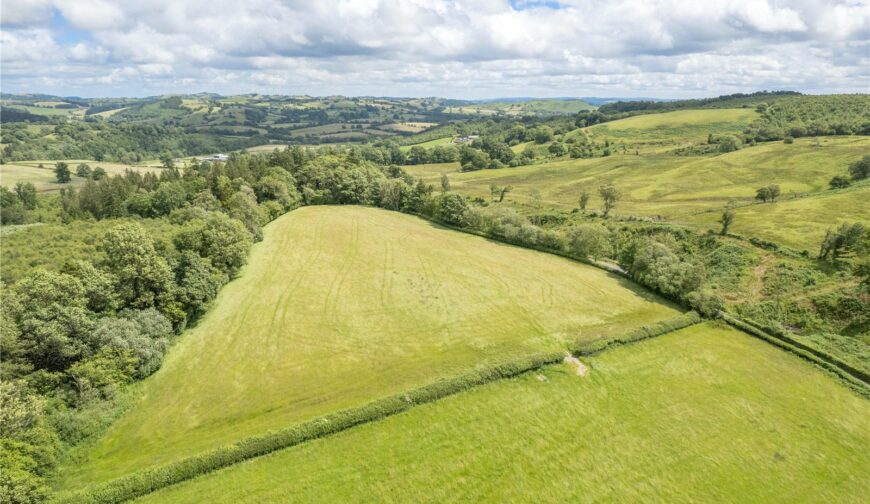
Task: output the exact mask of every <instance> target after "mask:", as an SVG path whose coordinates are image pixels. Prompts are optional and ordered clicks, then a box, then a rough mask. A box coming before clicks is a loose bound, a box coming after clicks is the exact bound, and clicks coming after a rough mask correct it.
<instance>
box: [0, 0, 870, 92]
mask: <svg viewBox="0 0 870 504" xmlns="http://www.w3.org/2000/svg"><path fill="white" fill-rule="evenodd" d="M560 5H562V6H563V8H561V9H551V8H548V7H546V3H542V2H526V3H525V4H524V5H523V8H522V9H520V10H515V9H513V8H511V5H510V3H509V2H508V1H507V0H479V1H471V0H468V1H465V0H335V1H326V0H324V1H316V2H312V1H308V0H29V1H23V0H4V3H3V22H4V24H7V25H8V26H4V30H3V34H2V37H3V39H2V40H3V48H2V49H3V62H4V72H3V85H4V89H6V88H10V87H11V89H17V90H28V91H37V90H36V89H32V86H34V83H43V82H48V80H45V79H48V78H51V79H53V80H51V82H55V83H57V85H58V86H59V87H60V88H64V89H52V90H47V89H39V90H38V91H62V92H73V91H75V92H76V93H78V94H85V95H92V94H96V93H104V94H149V93H153V92H155V91H156V92H169V91H189V90H190V89H191V87H192V86H195V87H196V88H197V89H200V90H213V91H219V92H252V91H264V92H283V93H289V94H293V93H298V92H308V93H317V94H328V93H337V92H341V93H346V94H394V95H405V94H433V95H437V94H440V95H452V96H484V95H492V94H497V95H502V96H503V95H508V94H512V95H565V94H571V95H582V94H625V93H630V94H662V95H664V94H668V95H674V96H679V95H687V94H692V95H698V94H714V93H718V92H731V91H746V90H756V89H760V88H764V87H776V88H780V87H790V88H798V89H803V90H808V91H821V90H830V91H843V90H845V91H865V92H866V91H870V89H868V82H870V65H868V57H867V56H868V50H870V6H868V4H867V2H866V1H865V0H862V1H853V0H845V1H839V2H837V1H833V0H792V1H782V0H708V1H704V2H696V1H678V0H617V1H601V0H563V1H561V2H560ZM52 12H55V16H63V18H64V19H65V20H66V21H67V23H68V24H69V25H70V26H72V27H74V28H75V29H78V30H82V31H83V33H84V34H85V35H86V37H85V39H84V40H82V39H81V33H77V34H75V35H76V36H75V37H70V36H69V34H68V33H64V32H63V31H59V30H58V28H57V27H55V28H52V27H51V26H52V25H51V24H50V23H49V21H50V19H51V16H52ZM52 30H53V31H52ZM46 62H54V66H51V65H46V64H45V63H46ZM7 69H11V72H7V71H6V70H7ZM40 79H42V80H40ZM98 84H102V85H103V87H99V86H97V87H94V86H95V85H98ZM66 88H75V89H70V90H69V91H66Z"/></svg>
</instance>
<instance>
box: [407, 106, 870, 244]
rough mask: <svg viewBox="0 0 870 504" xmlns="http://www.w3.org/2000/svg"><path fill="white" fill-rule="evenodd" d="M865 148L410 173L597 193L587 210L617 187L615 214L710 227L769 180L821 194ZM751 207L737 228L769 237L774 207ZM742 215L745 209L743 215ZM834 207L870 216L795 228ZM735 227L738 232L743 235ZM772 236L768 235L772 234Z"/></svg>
mask: <svg viewBox="0 0 870 504" xmlns="http://www.w3.org/2000/svg"><path fill="white" fill-rule="evenodd" d="M644 117H645V116H644ZM868 152H870V138H868V137H825V138H820V139H819V140H818V143H816V141H815V140H813V139H809V138H806V139H799V140H796V141H795V143H794V144H784V143H782V142H772V143H769V144H764V145H759V146H755V147H750V148H745V149H742V150H739V151H736V152H731V153H727V154H720V155H716V156H674V155H668V154H641V155H639V156H636V155H633V154H632V155H612V156H608V157H600V158H593V159H574V160H566V161H554V162H550V163H543V164H535V165H529V166H522V167H517V168H502V169H498V170H480V171H475V172H466V173H460V172H459V171H458V170H459V165H458V163H449V164H440V165H438V164H435V165H433V164H429V165H416V166H408V167H406V170H407V171H408V172H409V173H411V174H412V175H414V176H422V177H423V178H424V179H426V180H427V181H429V182H431V183H433V184H436V185H437V184H438V179H439V177H440V176H441V173H448V176H449V177H450V183H451V187H452V188H453V189H454V190H458V191H461V192H465V193H468V194H473V195H475V196H480V197H482V198H488V197H489V194H490V191H489V187H490V184H496V185H498V186H505V185H511V186H513V188H514V189H513V192H512V193H510V194H509V195H508V200H509V201H513V202H516V203H528V202H529V201H530V200H531V196H532V194H533V191H538V192H539V193H540V195H541V203H542V204H545V205H547V206H551V207H556V208H563V209H570V208H576V207H577V206H578V203H577V201H578V198H579V196H580V193H581V192H583V191H588V192H589V193H590V194H591V195H592V198H591V200H590V204H589V209H591V210H597V209H600V208H601V201H600V198H599V197H598V194H597V189H598V187H599V186H601V185H604V184H614V185H615V186H616V187H617V188H618V189H619V190H620V191H621V192H622V194H623V196H622V199H621V200H620V201H619V203H618V204H617V206H616V209H615V210H614V211H613V212H614V213H615V214H621V215H645V216H654V215H660V216H663V217H664V218H666V219H668V220H671V221H675V222H678V223H686V224H690V225H698V226H701V227H702V228H704V229H706V228H708V227H709V222H708V221H709V220H710V219H712V220H713V221H715V219H716V218H718V215H715V216H712V214H708V215H703V216H696V215H695V214H698V213H701V212H705V211H710V210H719V209H722V208H724V207H725V205H726V204H728V202H729V201H731V200H736V201H737V202H740V203H750V202H752V201H754V197H755V190H756V189H757V188H759V187H761V186H765V185H767V184H770V183H776V184H779V185H780V187H781V189H782V196H781V201H783V202H785V201H787V200H788V199H789V198H790V197H791V195H792V193H797V194H804V193H812V192H824V191H826V190H827V188H828V182H829V181H830V179H831V177H833V176H834V175H844V174H846V173H847V172H848V170H847V168H848V166H849V164H850V163H852V162H854V161H856V160H858V159H860V158H861V156H863V155H865V154H867V153H868ZM868 191H870V189H865V190H864V191H859V192H856V193H854V194H851V195H850V196H849V198H853V199H854V200H859V199H862V198H870V193H868ZM814 203H815V204H820V203H821V200H819V201H816V202H810V201H809V200H808V201H807V202H805V204H808V205H810V204H814ZM777 205H779V203H777ZM750 208H751V209H753V210H755V211H757V212H759V213H753V212H752V211H751V210H750V209H745V210H741V211H740V212H741V213H739V214H738V221H737V222H738V224H737V226H738V227H740V226H745V228H744V229H745V230H746V231H749V230H754V229H757V230H758V232H759V236H760V237H762V238H764V237H766V234H765V231H766V229H767V228H770V229H773V228H772V227H771V226H778V225H779V222H777V221H774V222H772V223H769V222H768V221H767V220H766V217H765V215H764V213H763V212H766V211H769V210H766V209H764V210H762V209H760V208H758V209H757V208H756V207H755V206H753V207H750ZM783 208H787V207H783ZM743 212H745V213H746V214H745V216H744V217H743V218H741V215H743ZM831 212H837V213H838V215H839V216H840V217H841V218H842V219H846V220H850V219H851V220H854V219H858V218H864V219H866V218H867V216H868V213H867V211H866V206H862V205H849V206H845V207H836V208H830V209H829V210H828V211H827V212H822V213H816V214H814V213H812V212H802V213H800V214H795V215H792V216H791V217H790V218H791V219H792V221H793V222H794V224H793V225H795V226H798V227H802V228H803V229H802V231H801V232H806V231H808V230H809V231H810V232H811V233H813V236H815V235H817V234H818V233H822V235H824V230H825V228H826V227H827V226H828V225H830V224H829V223H828V222H826V221H827V220H828V219H827V217H825V216H826V215H828V214H830V213H831ZM737 229H738V228H735V232H739V231H737ZM773 237H774V236H773V235H770V238H769V239H773ZM791 241H792V242H793V243H794V242H796V241H800V240H799V239H798V240H795V239H792V240H791Z"/></svg>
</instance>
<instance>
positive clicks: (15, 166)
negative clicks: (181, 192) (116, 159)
mask: <svg viewBox="0 0 870 504" xmlns="http://www.w3.org/2000/svg"><path fill="white" fill-rule="evenodd" d="M56 162H57V161H19V162H16V163H12V164H2V165H0V185H2V186H5V187H8V188H10V189H11V188H13V187H15V184H17V183H18V182H30V183H32V184H33V185H35V186H36V190H37V191H39V192H58V191H60V190H61V189H63V188H65V187H68V185H66V184H59V183H58V182H57V178H56V177H55V174H54V165H55V163H56ZM66 163H67V164H68V165H69V169H70V172H72V180H71V181H70V184H72V185H73V186H75V187H78V186H80V185H83V184H84V183H85V179H84V178H82V177H77V176H76V175H75V173H76V168H77V167H78V165H79V164H80V163H87V164H88V166H90V167H91V169H94V168H97V167H98V166H99V167H101V168H102V169H104V170H105V171H106V173H107V174H109V175H118V174H123V173H124V172H125V171H126V170H133V171H139V172H143V173H144V172H146V171H151V172H159V171H160V170H161V168H159V167H158V166H132V165H125V164H121V163H104V162H101V161H88V160H80V159H77V160H70V161H66ZM40 164H42V165H43V167H42V168H40V167H39V165H40Z"/></svg>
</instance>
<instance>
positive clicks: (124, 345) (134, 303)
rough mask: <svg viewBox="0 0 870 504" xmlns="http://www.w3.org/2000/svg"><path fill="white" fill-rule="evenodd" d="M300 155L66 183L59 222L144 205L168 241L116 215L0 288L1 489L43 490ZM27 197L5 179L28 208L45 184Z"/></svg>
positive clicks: (221, 273) (231, 261)
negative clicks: (93, 253) (53, 260)
mask: <svg viewBox="0 0 870 504" xmlns="http://www.w3.org/2000/svg"><path fill="white" fill-rule="evenodd" d="M297 154H298V153H297ZM305 161H306V159H305V158H304V157H294V156H293V155H288V156H285V157H284V158H282V166H275V165H269V164H267V162H266V158H265V157H263V156H240V157H238V158H233V159H232V160H231V161H229V162H227V163H221V164H194V165H193V166H191V167H189V168H188V169H185V170H184V171H183V173H182V172H180V171H178V170H174V169H170V170H165V171H164V172H163V173H162V174H161V175H160V176H159V177H158V176H155V175H153V174H148V175H144V176H143V175H139V174H138V173H135V172H128V173H127V174H125V175H119V176H115V177H107V178H104V179H102V180H99V181H95V180H89V181H87V183H86V184H85V185H84V187H83V188H82V189H81V190H80V191H75V190H73V189H67V190H64V191H63V193H62V194H61V197H60V199H61V212H62V217H63V219H64V220H66V221H69V220H71V219H94V218H95V219H109V218H114V217H122V216H123V217H130V216H143V217H149V218H160V219H165V220H167V221H169V222H170V223H171V224H172V225H173V226H174V227H175V229H176V231H175V233H174V235H173V237H172V239H171V243H165V242H162V241H158V240H155V239H154V238H153V237H152V236H150V235H149V234H148V233H147V232H146V231H145V228H144V227H143V226H141V225H140V224H138V223H136V222H125V223H123V224H119V225H117V226H115V227H113V228H112V229H111V230H110V231H108V232H107V233H106V234H105V236H104V237H103V238H102V240H101V241H100V243H99V245H98V249H99V251H100V254H99V256H98V257H95V258H94V259H93V260H91V261H81V260H79V261H72V262H69V263H67V264H65V265H63V267H62V268H60V271H58V272H51V271H46V270H36V271H33V272H31V273H30V274H28V275H27V276H25V277H23V278H22V279H20V280H19V281H17V282H16V283H15V284H13V285H11V286H4V287H3V293H2V294H3V303H2V307H0V309H2V326H0V329H2V333H0V336H2V338H0V353H2V355H3V366H2V370H0V378H2V384H0V403H2V406H3V412H2V414H0V431H2V436H0V444H2V448H3V450H2V471H0V500H2V501H3V502H44V501H45V500H46V499H47V497H48V488H47V486H46V480H47V478H48V477H49V476H50V474H51V471H52V470H53V468H54V466H55V465H56V463H57V461H58V458H59V456H60V453H61V452H62V450H63V448H64V447H66V446H70V445H74V444H77V443H80V442H82V441H83V440H86V439H88V438H90V437H92V436H94V435H95V434H96V433H98V432H99V431H100V430H101V429H102V428H104V427H105V426H106V425H107V424H108V423H109V422H111V420H112V418H113V416H114V414H115V411H116V410H117V407H115V402H116V401H117V400H118V399H119V395H120V394H119V391H121V390H122V389H123V388H124V386H125V385H126V384H128V383H130V382H132V381H135V380H139V379H142V378H145V377H146V376H148V375H150V374H152V373H153V372H154V371H156V370H157V369H158V368H159V367H160V365H161V363H162V360H163V356H164V354H165V352H166V349H167V348H168V346H169V344H170V343H171V341H172V339H173V338H174V337H175V335H177V334H178V333H180V332H181V331H182V330H183V329H184V328H185V327H186V326H188V325H189V324H191V323H194V322H195V321H196V320H197V319H198V318H199V317H201V316H202V315H203V314H204V313H205V312H206V310H207V308H208V306H209V304H210V302H211V300H213V299H214V297H215V296H216V295H217V293H218V291H219V290H220V288H221V287H222V286H223V285H224V284H225V283H226V282H227V281H228V280H229V279H231V278H232V277H233V276H235V275H236V274H237V273H238V271H239V269H240V268H241V267H242V266H243V265H244V263H245V261H246V258H247V254H248V251H249V249H250V247H251V244H252V243H253V242H254V241H256V240H258V239H260V237H261V236H262V230H261V227H262V225H263V224H265V223H266V222H267V221H269V220H271V219H273V218H275V217H276V216H277V215H279V214H281V213H284V212H285V211H287V210H289V209H292V208H294V207H296V206H297V205H299V204H300V202H301V196H300V194H299V192H298V190H297V184H296V181H295V179H294V178H293V175H291V174H290V173H289V172H288V169H287V168H285V167H284V166H291V165H294V163H303V162H305ZM295 166H296V168H299V167H298V165H295ZM299 173H305V171H304V170H301V169H300V170H299ZM30 196H31V195H29V194H27V193H17V192H16V193H13V192H11V191H7V190H5V189H4V191H3V197H4V203H6V204H16V203H14V201H13V200H12V198H18V200H19V201H18V203H17V204H19V205H21V206H22V207H23V208H24V210H25V211H26V212H32V211H35V210H36V209H37V208H38V207H39V205H41V204H47V202H46V201H43V198H47V197H46V196H36V197H35V198H34V199H30Z"/></svg>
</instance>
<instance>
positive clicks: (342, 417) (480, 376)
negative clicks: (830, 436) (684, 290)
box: [54, 312, 701, 504]
mask: <svg viewBox="0 0 870 504" xmlns="http://www.w3.org/2000/svg"><path fill="white" fill-rule="evenodd" d="M700 320H701V317H700V316H699V315H698V314H697V313H695V312H689V313H686V314H684V315H681V316H678V317H675V318H673V319H670V320H665V321H662V322H659V323H657V324H654V325H651V326H644V327H642V328H640V329H637V330H634V331H632V332H630V333H628V334H626V335H624V336H621V337H617V338H614V339H612V340H596V341H594V342H592V343H579V342H578V343H575V344H574V345H569V349H568V350H569V351H570V352H572V353H574V354H579V355H590V354H593V353H598V352H600V351H602V350H604V349H606V348H609V347H611V346H617V345H622V344H627V343H632V342H635V341H640V340H643V339H647V338H651V337H653V336H660V335H662V334H665V333H668V332H670V331H674V330H677V329H682V328H684V327H687V326H689V325H692V324H696V323H698V322H700ZM564 358H565V352H564V351H557V352H542V353H538V354H534V355H531V356H527V357H522V358H519V359H516V360H513V361H508V362H502V363H499V364H495V365H492V366H489V367H486V368H482V369H478V370H475V371H472V372H469V373H466V374H463V375H460V376H457V377H454V378H446V379H442V380H439V381H436V382H434V383H431V384H429V385H425V386H423V387H420V388H416V389H413V390H410V391H408V392H404V393H400V394H396V395H393V396H390V397H386V398H383V399H379V400H376V401H374V402H371V403H369V404H366V405H364V406H361V407H358V408H350V409H346V410H341V411H337V412H335V413H331V414H328V415H326V416H323V417H319V418H316V419H314V420H311V421H308V422H305V423H302V424H299V425H295V426H293V427H288V428H286V429H280V430H277V431H273V432H270V433H268V434H265V435H262V436H255V437H251V438H247V439H243V440H241V441H239V442H237V443H235V444H233V445H230V446H227V447H222V448H217V449H215V450H211V451H208V452H205V453H202V454H199V455H195V456H192V457H188V458H185V459H182V460H179V461H177V462H173V463H171V464H167V465H164V466H160V467H154V468H148V469H143V470H140V471H137V472H135V473H133V474H130V475H127V476H123V477H121V478H117V479H114V480H112V481H108V482H106V483H103V484H100V485H96V486H94V487H92V488H89V489H86V490H82V491H78V492H70V493H66V494H62V495H58V496H56V497H55V499H54V502H55V503H57V504H66V503H92V504H103V503H116V502H123V501H126V500H131V499H135V498H136V497H141V496H143V495H146V494H149V493H151V492H154V491H157V490H159V489H161V488H165V487H168V486H170V485H174V484H176V483H180V482H182V481H186V480H189V479H192V478H195V477H197V476H201V475H203V474H206V473H209V472H212V471H216V470H218V469H222V468H224V467H228V466H231V465H233V464H237V463H239V462H243V461H245V460H248V459H251V458H254V457H259V456H261V455H266V454H267V453H271V452H274V451H276V450H280V449H283V448H289V447H291V446H294V445H298V444H300V443H303V442H306V441H311V440H314V439H317V438H320V437H324V436H327V435H330V434H334V433H336V432H339V431H343V430H345V429H349V428H351V427H354V426H357V425H360V424H364V423H367V422H373V421H376V420H380V419H383V418H386V417H388V416H391V415H395V414H397V413H401V412H403V411H406V410H408V409H410V408H412V407H413V406H414V405H417V404H424V403H428V402H432V401H435V400H438V399H441V398H443V397H446V396H449V395H453V394H456V393H458V392H462V391H464V390H467V389H469V388H472V387H477V386H479V385H483V384H485V383H488V382H492V381H495V380H499V379H503V378H510V377H513V376H517V375H520V374H523V373H526V372H529V371H533V370H536V369H539V368H541V367H543V366H545V365H547V364H555V363H557V362H560V361H562V359H564Z"/></svg>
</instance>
